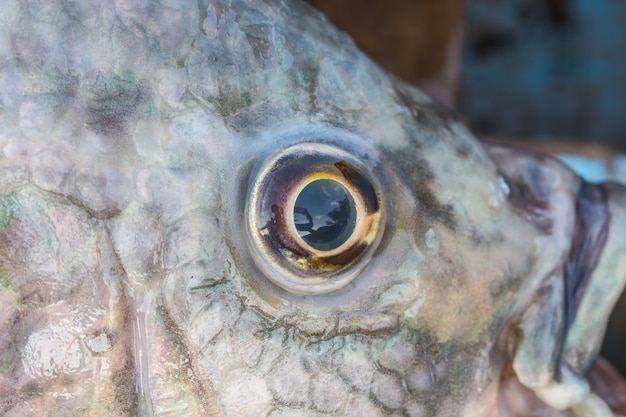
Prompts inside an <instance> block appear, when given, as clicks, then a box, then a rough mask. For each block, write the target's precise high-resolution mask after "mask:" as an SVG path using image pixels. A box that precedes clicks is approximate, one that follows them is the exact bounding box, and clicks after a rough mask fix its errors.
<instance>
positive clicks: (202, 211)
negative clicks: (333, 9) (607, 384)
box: [0, 0, 626, 417]
mask: <svg viewBox="0 0 626 417" xmlns="http://www.w3.org/2000/svg"><path fill="white" fill-rule="evenodd" d="M3 7H4V9H3V16H2V17H1V18H0V19H1V21H2V26H1V28H2V30H1V31H0V92H1V93H0V146H1V149H2V156H1V159H0V190H1V194H2V196H1V197H0V202H1V204H0V228H1V230H0V269H1V272H2V274H1V275H0V307H1V308H0V414H2V415H6V416H20V417H21V416H38V417H39V416H71V415H77V416H136V415H141V416H172V417H174V416H176V417H177V416H188V415H193V416H195V415H198V416H200V415H212V416H213V415H215V416H237V417H245V416H272V417H277V416H335V415H343V416H369V417H372V416H374V417H375V416H413V417H416V416H427V417H444V416H455V417H457V416H468V417H471V416H480V417H483V416H493V417H505V416H525V415H531V414H530V411H529V410H525V409H524V407H527V405H524V404H522V406H521V407H522V408H521V409H520V405H519V403H515V401H512V400H511V398H517V397H515V396H511V395H509V394H510V393H511V392H520V393H522V394H520V395H522V397H520V398H530V396H531V395H534V394H532V392H533V391H534V392H535V393H536V394H537V395H538V396H539V398H542V399H543V401H545V403H544V402H541V401H540V400H538V399H536V398H535V397H533V398H535V399H534V400H533V401H535V404H541V407H544V408H543V409H544V410H548V409H551V410H552V411H550V413H553V414H550V415H555V416H565V415H579V416H595V415H600V414H598V413H601V412H605V413H610V412H609V411H608V409H607V408H606V407H605V406H604V405H603V402H602V401H601V400H600V399H599V398H598V397H596V396H595V395H588V394H587V388H588V387H587V384H586V382H585V379H584V375H585V373H586V372H587V371H588V369H589V368H590V367H591V366H592V364H593V359H594V358H595V355H596V354H597V349H598V347H599V344H600V341H601V338H602V333H603V328H604V325H605V323H606V319H607V316H608V314H609V313H610V310H611V308H612V305H613V303H614V302H615V299H616V297H617V296H618V294H619V292H620V291H621V289H622V287H623V286H624V281H626V256H625V255H624V253H625V248H626V239H625V236H624V234H623V232H620V229H621V230H624V227H626V192H625V191H624V188H623V187H620V186H617V185H607V186H599V187H593V186H587V185H584V184H583V183H582V182H581V180H580V179H579V178H578V177H576V176H575V175H574V174H573V173H571V172H570V171H569V170H567V169H566V168H565V167H563V166H561V165H560V164H559V163H558V162H556V161H554V160H551V159H548V158H545V157H540V156H537V155H530V154H526V153H523V152H518V151H514V150H510V149H503V148H497V147H489V148H486V147H483V146H482V145H480V144H478V143H477V142H476V141H475V140H474V139H473V138H472V137H471V135H470V134H469V133H468V132H467V130H466V129H465V128H464V127H463V126H462V125H461V124H460V123H459V122H458V121H456V120H455V119H454V118H453V117H451V116H450V115H449V114H448V113H447V112H446V111H445V110H443V109H442V108H440V107H439V106H438V105H436V104H435V103H433V102H432V101H431V100H430V99H429V98H427V97H426V96H424V95H422V94H421V93H419V92H418V91H416V90H414V89H412V88H410V87H408V86H406V85H404V84H402V83H401V82H400V81H398V80H396V79H393V78H391V77H390V76H388V75H387V74H386V73H384V72H383V71H382V70H380V69H379V68H377V67H376V66H375V65H374V64H373V63H372V62H370V61H369V60H368V59H367V58H366V57H364V56H363V55H362V54H361V53H360V52H358V51H357V50H356V48H355V47H354V45H353V44H352V42H351V41H350V40H349V39H348V38H347V37H346V36H345V35H343V34H342V33H340V32H338V31H337V30H336V29H335V28H333V27H332V26H331V25H330V24H329V23H328V22H326V21H325V20H324V18H323V17H322V16H321V15H319V14H318V13H316V12H315V11H314V10H312V9H310V8H309V7H308V6H306V5H304V4H302V3H300V2H298V1H293V2H291V1H287V0H265V1H242V0H233V1H217V0H215V1H209V0H199V1H187V0H164V1H159V2H141V1H134V2H131V1H124V0H118V1H105V2H100V1H95V0H94V1H80V2H69V1H64V2H61V1H58V2H36V1H26V0H23V1H18V0H7V1H6V2H5V4H4V5H3ZM302 142H319V143H325V144H330V145H332V146H335V147H337V148H340V149H344V150H346V151H348V152H351V153H352V154H353V155H354V156H355V158H359V160H360V161H362V163H363V164H364V165H365V166H366V167H367V169H368V170H369V171H370V172H371V174H372V175H373V176H374V177H375V178H376V181H377V183H378V184H379V185H380V188H381V189H380V190H379V191H380V193H381V195H382V199H383V200H382V203H383V207H384V212H385V225H384V226H385V227H384V232H382V233H383V234H382V236H381V238H380V243H379V244H378V247H377V249H376V250H375V252H374V253H373V256H371V259H364V260H363V263H364V265H363V269H362V270H361V272H360V273H359V274H358V276H357V277H356V278H354V280H353V281H351V282H350V283H349V284H347V285H346V286H345V287H343V288H339V289H336V290H335V291H332V292H330V293H327V294H321V295H306V296H303V295H297V294H292V293H289V292H288V291H285V290H283V289H281V288H279V287H278V286H277V285H275V284H273V283H272V280H271V279H268V277H267V276H265V275H264V273H262V272H261V270H260V269H259V268H258V262H259V260H258V259H257V263H255V262H254V260H253V255H252V254H251V252H250V242H249V239H248V237H247V234H246V231H245V226H244V225H245V223H246V219H245V216H246V215H247V211H246V210H245V205H246V202H247V201H248V198H249V195H248V193H249V190H250V189H251V188H252V186H253V184H255V182H256V181H258V180H259V179H258V178H257V177H256V175H257V174H258V172H259V171H258V167H259V164H262V162H263V161H264V160H266V159H267V158H268V157H270V156H271V155H274V154H275V153H276V152H278V151H279V150H281V149H283V148H285V147H286V146H294V145H295V146H297V144H298V143H302ZM585 204H588V206H589V207H590V208H589V207H587V206H584V205H585ZM582 206H584V207H582ZM581 207H582V208H581ZM585 210H587V211H585ZM587 212H590V213H600V214H601V216H599V217H598V216H596V217H597V218H598V219H600V220H597V221H596V220H593V221H592V220H590V219H588V218H586V217H585V214H584V213H587ZM581 213H582V214H581ZM602 219H604V220H606V221H605V222H602V221H601V220H602ZM594 222H595V223H594ZM581 239H582V240H581ZM585 239H586V240H585ZM581 242H583V243H585V245H582V244H581ZM260 262H263V260H261V261H260ZM567 265H569V266H567ZM567 268H570V269H569V270H568V271H569V272H564V271H565V270H566V269H567ZM568 274H569V275H568ZM568 277H569V278H568ZM568 279H569V280H573V281H572V282H575V283H577V285H578V287H576V288H581V289H582V290H581V291H578V292H577V291H573V292H572V294H573V295H571V297H570V296H566V295H564V294H569V293H568V292H567V288H570V287H567V285H570V284H567V285H566V284H565V283H566V282H570V281H568ZM583 290H584V291H583ZM502 375H505V376H511V377H512V378H517V379H513V382H510V381H509V382H506V383H503V384H501V379H502ZM521 386H526V387H527V388H523V390H525V391H523V390H522V388H515V387H521ZM510 387H514V388H510ZM528 388H530V389H528ZM513 389H515V390H517V391H513ZM529 393H530V394H529ZM555 407H557V408H563V409H564V411H562V412H561V411H556V410H555ZM605 415H611V414H605Z"/></svg>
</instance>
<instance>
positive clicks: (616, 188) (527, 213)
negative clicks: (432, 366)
mask: <svg viewBox="0 0 626 417" xmlns="http://www.w3.org/2000/svg"><path fill="white" fill-rule="evenodd" d="M486 149H487V151H488V153H489V154H490V156H491V158H492V160H493V161H494V163H495V164H496V166H497V168H498V171H499V172H500V173H501V175H502V176H503V177H504V178H505V179H506V181H507V183H508V185H509V187H510V190H511V192H510V195H509V203H510V207H511V209H512V210H513V211H514V212H515V213H517V215H518V216H519V217H521V218H523V219H524V220H525V221H526V222H527V223H528V224H529V226H530V229H529V230H530V231H529V233H531V234H533V235H534V236H535V238H534V239H535V241H536V242H539V243H538V246H539V247H540V249H539V250H538V255H537V259H536V268H535V269H534V271H535V276H534V277H530V278H529V280H530V282H532V283H534V284H531V286H532V288H535V290H534V292H535V294H534V296H533V297H531V298H532V301H530V304H529V305H528V306H527V307H526V308H525V312H524V313H523V314H522V316H521V318H519V323H518V324H517V328H518V329H519V330H520V334H521V336H520V338H519V340H518V341H517V343H516V348H515V352H514V354H513V369H514V370H515V373H516V376H517V378H518V380H519V381H520V382H521V383H522V384H523V385H525V386H527V387H528V388H530V389H532V390H533V391H535V393H536V394H537V396H538V397H539V398H541V399H542V400H543V401H544V402H546V403H548V404H549V405H550V406H552V407H554V408H556V409H567V408H571V407H574V408H576V407H583V408H584V407H586V406H587V405H589V404H591V403H593V402H594V401H596V399H594V397H593V395H592V394H590V389H589V384H588V382H587V380H586V375H587V373H588V372H589V370H590V369H591V368H592V367H593V365H594V362H595V359H596V357H597V355H598V353H599V351H600V347H601V345H602V341H603V338H604V333H605V330H606V326H607V322H608V320H609V316H610V314H611V312H612V310H613V308H614V306H615V303H616V302H617V300H618V298H619V296H620V294H621V293H622V291H623V289H624V286H625V284H626V186H624V185H621V184H617V183H613V182H607V183H601V184H591V183H587V182H585V181H583V180H582V179H581V178H580V177H578V176H577V175H576V174H575V173H574V172H572V171H571V170H570V169H569V168H567V167H566V166H565V165H564V164H562V163H561V162H560V161H558V160H557V159H555V158H553V157H550V156H547V155H542V154H539V153H535V152H531V151H526V150H520V149H514V148H510V147H504V146H497V145H486ZM587 403H589V404H587ZM583 415H585V414H583Z"/></svg>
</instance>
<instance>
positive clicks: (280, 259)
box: [246, 143, 383, 295]
mask: <svg viewBox="0 0 626 417" xmlns="http://www.w3.org/2000/svg"><path fill="white" fill-rule="evenodd" d="M250 182H251V186H250V189H251V192H250V194H249V198H248V201H247V204H246V217H247V224H246V230H247V234H248V246H249V248H250V252H251V254H252V258H253V259H254V262H255V264H256V265H257V266H258V267H259V269H260V270H261V271H262V272H263V273H264V274H265V275H266V276H267V278H268V279H269V280H270V281H272V282H273V283H274V284H276V285H278V286H280V287H281V288H283V289H285V290H287V291H289V292H291V293H294V294H300V295H315V294H324V293H328V292H331V291H335V290H338V289H340V288H343V287H344V286H345V285H347V284H348V283H349V282H351V281H352V280H353V279H354V278H355V277H356V275H357V274H358V272H360V271H361V270H362V269H363V267H364V266H365V265H366V264H367V261H368V260H369V258H370V257H371V254H372V252H373V250H374V249H375V247H376V245H377V244H378V241H379V240H380V237H381V234H382V224H383V221H382V218H383V208H382V198H381V195H380V187H379V186H378V183H377V182H376V181H375V178H374V176H373V175H372V174H371V172H370V170H369V169H368V167H367V165H366V164H365V163H364V162H363V161H361V160H360V159H358V158H356V157H354V156H353V155H351V154H349V153H348V152H346V151H344V150H342V149H339V148H337V147H334V146H331V145H326V144H320V143H301V144H298V145H294V146H292V147H290V148H287V149H285V150H283V151H281V152H279V153H278V154H277V155H274V156H272V157H270V158H269V159H268V160H267V161H265V162H263V163H262V164H261V167H260V169H258V171H257V173H256V175H253V178H251V179H250Z"/></svg>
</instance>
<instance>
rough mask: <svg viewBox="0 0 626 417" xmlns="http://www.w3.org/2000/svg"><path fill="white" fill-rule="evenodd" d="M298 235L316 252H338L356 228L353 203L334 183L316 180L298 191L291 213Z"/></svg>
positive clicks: (342, 189)
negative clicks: (334, 250) (336, 250)
mask: <svg viewBox="0 0 626 417" xmlns="http://www.w3.org/2000/svg"><path fill="white" fill-rule="evenodd" d="M293 218H294V223H295V225H296V229H297V230H298V234H299V235H300V237H301V238H302V239H304V241H305V242H306V243H308V244H309V245H311V246H312V247H313V248H315V249H317V250H323V251H329V250H333V249H336V248H338V247H339V246H341V245H342V244H343V243H344V242H345V241H346V240H348V239H349V238H350V235H352V232H353V231H354V227H355V225H356V209H355V207H354V200H353V199H352V196H351V195H350V193H349V192H348V191H347V190H346V189H345V187H344V186H343V185H341V184H340V183H338V182H337V181H334V180H316V181H313V182H312V183H310V184H309V185H307V186H306V187H304V188H303V189H302V191H301V192H300V194H299V195H298V198H297V199H296V205H295V207H294V209H293Z"/></svg>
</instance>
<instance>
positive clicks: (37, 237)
mask: <svg viewBox="0 0 626 417" xmlns="http://www.w3.org/2000/svg"><path fill="white" fill-rule="evenodd" d="M0 206H1V207H2V208H1V209H0V212H1V214H0V218H2V222H1V223H2V230H1V231H0V265H2V266H1V267H2V277H3V278H2V284H0V294H2V295H0V299H1V300H2V302H3V303H4V302H5V301H7V302H8V304H7V306H8V307H9V311H8V314H7V316H5V317H2V318H0V329H2V330H4V331H3V333H2V334H3V335H5V336H3V337H2V339H1V340H0V373H1V374H2V376H3V378H2V379H3V381H6V382H3V383H2V384H0V385H1V386H0V390H1V391H2V392H3V396H4V395H6V398H7V403H10V402H11V401H13V402H14V403H15V404H17V406H16V407H17V408H16V410H17V411H16V413H18V414H19V413H20V411H19V407H20V404H23V403H24V402H28V403H29V404H33V405H35V406H36V407H37V408H39V409H42V410H54V411H52V412H55V411H56V412H58V413H59V415H60V414H62V413H63V411H59V410H66V409H70V408H72V407H80V408H81V409H84V410H93V412H96V413H97V412H99V410H100V408H99V407H103V406H106V407H108V408H110V409H111V410H115V411H114V412H115V413H116V414H119V415H121V416H128V415H135V413H136V404H137V398H136V395H135V390H134V383H135V379H134V372H133V367H134V364H133V356H132V355H131V354H129V352H130V351H131V350H132V347H131V346H132V340H131V338H130V334H131V329H130V323H129V320H128V316H127V311H126V310H127V308H128V305H127V300H126V299H125V296H124V294H123V291H122V287H121V282H120V281H121V278H122V277H121V276H120V274H119V271H120V269H119V265H118V264H117V262H116V260H115V256H114V253H113V249H112V247H111V242H110V241H109V240H108V236H107V234H106V231H105V229H104V225H103V223H102V222H101V221H99V220H97V219H94V218H93V217H90V215H89V214H88V213H86V212H84V211H83V210H82V209H80V208H79V207H76V206H74V205H73V204H72V203H71V202H70V201H67V200H66V199H64V198H62V197H59V196H57V195H54V194H50V193H46V192H42V191H40V190H38V189H36V188H35V187H28V186H27V187H24V188H22V189H20V190H18V191H16V192H15V193H14V194H13V195H10V196H3V197H2V198H0ZM8 381H20V382H19V383H17V382H16V383H15V385H10V384H11V383H9V382H8ZM7 384H8V385H7ZM57 392H67V393H71V395H68V396H67V397H65V396H57V395H56V393H57ZM94 397H96V398H99V403H98V404H93V398H94ZM3 399H4V398H3ZM92 407H93V408H92ZM90 412H91V411H90ZM51 415H57V414H51Z"/></svg>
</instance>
